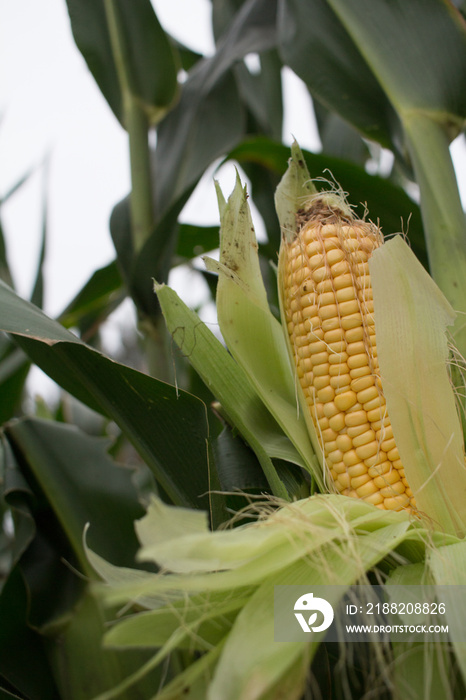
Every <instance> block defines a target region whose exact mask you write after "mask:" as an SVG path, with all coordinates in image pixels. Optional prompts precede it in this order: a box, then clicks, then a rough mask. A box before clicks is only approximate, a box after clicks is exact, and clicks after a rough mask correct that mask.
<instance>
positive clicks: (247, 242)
mask: <svg viewBox="0 0 466 700" xmlns="http://www.w3.org/2000/svg"><path fill="white" fill-rule="evenodd" d="M219 208H220V212H221V222H222V225H221V240H220V262H219V263H218V262H216V261H213V260H209V259H206V265H207V268H208V270H210V271H215V272H217V273H218V275H219V281H218V287H217V313H218V320H219V325H220V330H221V332H222V335H223V337H224V339H225V342H226V344H227V346H228V349H229V350H230V352H231V354H232V355H233V357H234V358H235V360H236V361H237V362H238V364H239V365H240V366H241V367H242V369H243V370H244V371H245V373H246V375H247V377H248V379H249V381H250V383H251V385H252V386H253V387H254V389H255V391H256V392H257V394H258V395H259V396H260V397H261V399H262V401H263V402H264V404H265V405H266V406H267V408H268V409H269V411H270V413H271V414H272V415H273V416H274V418H275V419H276V421H277V423H278V424H279V425H280V427H281V428H282V430H283V431H284V432H285V433H286V434H287V435H288V437H289V438H290V440H291V442H292V443H293V445H294V446H295V447H296V449H297V451H298V452H299V455H300V457H301V459H300V461H299V463H300V464H303V465H304V466H305V468H306V469H307V470H308V471H309V472H310V473H311V474H312V475H313V476H314V477H315V479H316V481H317V483H318V484H319V486H322V485H323V484H322V481H321V470H320V467H319V464H318V462H317V459H316V458H315V455H314V454H313V449H312V446H311V444H310V441H309V437H308V434H307V430H306V425H305V421H304V419H303V417H302V416H299V414H298V409H297V405H296V404H297V402H296V394H295V387H294V379H293V375H292V372H291V366H290V362H289V359H288V352H287V349H286V344H285V339H284V336H283V331H282V328H281V326H280V323H279V322H278V321H277V320H276V318H275V317H274V316H273V314H272V313H271V311H270V309H269V305H268V301H267V294H266V291H265V287H264V283H263V280H262V275H261V271H260V265H259V256H258V245H257V241H256V238H255V233H254V226H253V223H252V219H251V213H250V210H249V205H248V203H247V194H246V190H245V189H243V187H242V185H241V182H240V180H239V178H237V181H236V186H235V189H234V190H233V193H232V194H231V196H230V198H229V199H228V203H226V204H225V200H224V198H223V195H221V194H220V195H219Z"/></svg>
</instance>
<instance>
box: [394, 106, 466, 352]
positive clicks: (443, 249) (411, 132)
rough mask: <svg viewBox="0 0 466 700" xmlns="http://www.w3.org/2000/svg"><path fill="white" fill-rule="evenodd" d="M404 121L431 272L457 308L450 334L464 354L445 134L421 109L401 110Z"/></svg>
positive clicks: (465, 311)
mask: <svg viewBox="0 0 466 700" xmlns="http://www.w3.org/2000/svg"><path fill="white" fill-rule="evenodd" d="M403 122H404V127H405V130H406V135H407V139H408V147H409V150H410V153H411V157H412V160H413V165H414V170H415V173H416V179H417V181H418V183H419V187H420V192H421V211H422V218H423V222H424V231H425V236H426V244H427V253H428V257H429V264H430V269H431V273H432V277H433V278H434V280H435V281H436V282H437V284H438V285H439V287H440V289H441V290H442V292H443V293H444V294H445V296H446V298H447V299H448V301H449V302H450V304H451V305H452V307H453V308H454V309H455V311H458V312H459V313H458V316H457V319H456V322H455V324H454V326H453V331H452V336H453V340H454V342H455V345H456V346H457V348H458V349H459V351H460V352H461V354H462V355H463V357H466V221H465V216H464V212H463V207H462V205H461V199H460V195H459V191H458V184H457V180H456V175H455V170H454V168H453V163H452V160H451V155H450V149H449V142H448V138H447V134H446V133H445V131H444V129H443V127H442V126H441V124H440V123H438V122H435V121H434V120H433V119H431V118H430V117H428V116H426V115H425V114H421V113H419V112H411V113H408V114H405V115H404V119H403Z"/></svg>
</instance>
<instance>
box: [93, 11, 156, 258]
mask: <svg viewBox="0 0 466 700" xmlns="http://www.w3.org/2000/svg"><path fill="white" fill-rule="evenodd" d="M104 5H105V12H106V15H107V22H108V30H109V34H110V43H111V46H112V52H113V60H114V61H115V66H116V70H117V75H118V81H119V83H120V90H121V95H122V108H123V123H124V125H125V127H126V129H127V131H128V135H129V152H130V163H131V185H132V187H131V198H130V206H131V232H132V238H133V248H134V252H135V253H138V252H139V251H140V250H141V248H142V247H143V245H144V243H145V242H146V240H147V239H148V238H149V236H150V235H151V233H152V230H153V227H154V209H153V201H152V178H151V169H150V151H149V123H148V119H147V116H146V114H145V112H144V110H143V108H142V106H141V105H140V104H139V102H138V100H137V98H136V97H135V91H134V90H133V89H132V77H131V73H130V70H129V60H128V56H127V50H126V45H125V42H124V39H123V33H122V31H121V26H120V20H119V17H118V14H117V11H116V8H115V4H114V0H104Z"/></svg>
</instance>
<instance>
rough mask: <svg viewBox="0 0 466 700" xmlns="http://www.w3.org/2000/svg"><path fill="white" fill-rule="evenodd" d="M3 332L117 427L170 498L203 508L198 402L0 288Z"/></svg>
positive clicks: (202, 411) (202, 414) (203, 451)
mask: <svg viewBox="0 0 466 700" xmlns="http://www.w3.org/2000/svg"><path fill="white" fill-rule="evenodd" d="M0 327H1V328H3V329H4V330H5V331H7V332H9V333H11V334H13V335H14V336H15V338H16V340H17V342H18V344H19V345H21V347H22V348H23V349H24V350H25V351H26V352H27V354H28V355H29V357H30V358H31V359H32V360H33V361H34V362H36V364H37V365H38V366H39V367H41V369H43V370H44V371H45V372H46V373H47V374H49V376H50V377H51V378H52V379H54V380H55V381H57V383H58V384H60V386H62V387H63V388H64V389H65V390H66V391H69V392H70V393H71V394H73V395H74V396H76V398H78V399H79V400H80V401H82V402H83V403H85V404H87V405H88V406H89V407H90V408H92V409H94V410H96V411H98V412H100V413H103V414H104V415H106V416H108V417H111V418H112V419H113V420H114V421H115V422H116V423H117V424H118V425H119V426H120V428H121V429H122V430H123V432H124V433H125V435H126V437H127V438H128V439H129V440H130V441H131V442H132V443H133V444H134V446H135V447H136V449H137V451H138V452H139V454H140V455H141V457H142V458H143V459H144V460H145V461H146V462H147V464H148V466H149V467H150V469H151V470H152V471H153V473H154V475H155V477H156V479H157V480H158V481H159V482H160V484H161V485H162V487H163V488H164V489H165V491H166V492H167V494H169V496H170V498H172V499H173V500H174V501H175V502H178V503H180V504H185V505H187V504H190V505H194V504H196V505H198V506H199V505H201V504H202V499H200V496H201V494H205V493H206V492H207V491H208V483H209V481H208V456H207V443H206V440H207V438H208V423H207V418H206V407H205V405H204V404H203V403H202V402H201V401H199V400H198V399H197V398H195V397H194V396H192V395H190V394H187V393H186V392H182V391H177V390H176V389H175V387H173V386H170V385H168V384H165V383H163V382H160V381H157V380H155V379H153V378H151V377H149V376H146V375H144V374H142V373H140V372H136V371H135V370H132V369H130V368H129V367H125V366H124V365H120V364H118V363H116V362H113V361H112V360H110V359H109V358H107V357H105V356H104V355H102V354H100V353H99V352H97V351H95V350H93V349H92V348H90V347H88V346H86V345H85V344H84V343H82V342H81V341H79V339H78V338H76V336H74V335H73V334H72V333H70V332H69V331H67V330H66V329H65V328H63V326H60V325H59V324H58V323H56V322H55V321H52V320H51V319H49V318H47V317H46V316H45V315H44V314H43V313H42V312H41V311H40V310H39V309H37V308H36V307H34V306H33V305H31V304H29V303H28V302H26V301H24V300H22V299H20V298H19V297H18V296H16V295H15V293H14V292H13V291H12V290H11V289H9V288H8V287H7V286H6V285H3V284H0ZM180 430H183V431H184V439H183V440H180V439H179V436H180ZM188 436H189V437H188ZM205 502H206V501H204V503H205Z"/></svg>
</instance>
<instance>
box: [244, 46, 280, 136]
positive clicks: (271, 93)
mask: <svg viewBox="0 0 466 700" xmlns="http://www.w3.org/2000/svg"><path fill="white" fill-rule="evenodd" d="M259 60H260V70H259V72H258V73H251V72H250V70H249V69H248V68H247V66H246V65H245V64H243V63H239V64H238V65H237V66H236V68H235V76H236V79H237V81H238V86H239V88H240V93H241V95H242V97H243V99H244V101H245V102H246V105H247V107H248V109H249V111H250V112H251V116H252V117H253V118H254V120H255V122H257V131H259V132H260V133H264V134H266V135H267V136H270V138H274V139H277V140H280V139H281V137H282V126H283V123H282V122H283V94H282V80H281V69H282V63H281V61H280V59H279V57H278V54H277V52H276V51H275V50H272V51H267V52H264V53H262V54H261V55H260V57H259ZM254 131H256V129H254Z"/></svg>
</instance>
